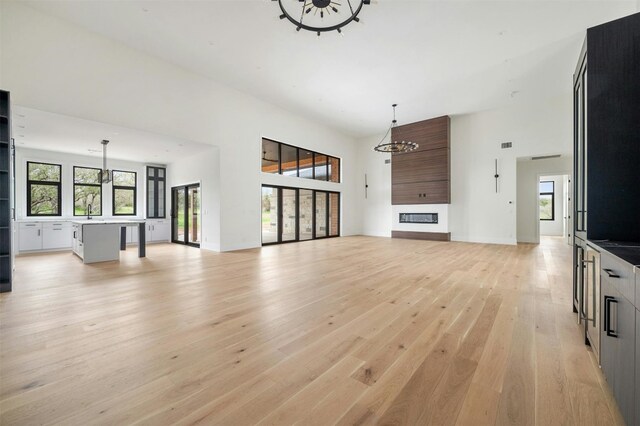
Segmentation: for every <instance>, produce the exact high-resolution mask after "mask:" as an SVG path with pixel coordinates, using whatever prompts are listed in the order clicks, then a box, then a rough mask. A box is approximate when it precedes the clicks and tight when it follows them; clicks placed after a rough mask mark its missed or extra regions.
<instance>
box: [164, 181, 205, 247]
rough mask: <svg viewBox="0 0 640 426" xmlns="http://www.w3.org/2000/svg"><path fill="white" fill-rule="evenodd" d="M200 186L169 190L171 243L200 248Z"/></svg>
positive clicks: (186, 186) (179, 187)
mask: <svg viewBox="0 0 640 426" xmlns="http://www.w3.org/2000/svg"><path fill="white" fill-rule="evenodd" d="M201 223H202V220H201V213H200V184H193V185H185V186H177V187H174V188H171V241H172V242H174V243H178V244H187V245H190V246H194V247H200V240H201V238H202V232H201Z"/></svg>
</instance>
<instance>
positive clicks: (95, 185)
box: [73, 166, 103, 216]
mask: <svg viewBox="0 0 640 426" xmlns="http://www.w3.org/2000/svg"><path fill="white" fill-rule="evenodd" d="M78 169H85V170H97V171H98V183H83V182H81V183H78V177H77V175H76V171H77V170H78ZM82 187H88V188H99V189H100V210H99V213H97V214H96V213H94V212H93V211H92V212H91V216H102V215H103V211H102V206H103V202H102V170H101V169H97V168H95V167H84V166H73V215H74V216H85V215H86V214H87V212H86V211H85V212H84V213H76V194H77V189H78V188H82ZM93 207H94V206H93V205H92V210H93Z"/></svg>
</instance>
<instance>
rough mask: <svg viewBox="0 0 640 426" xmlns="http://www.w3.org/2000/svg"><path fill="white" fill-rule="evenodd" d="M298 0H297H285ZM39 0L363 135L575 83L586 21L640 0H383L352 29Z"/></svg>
mask: <svg viewBox="0 0 640 426" xmlns="http://www.w3.org/2000/svg"><path fill="white" fill-rule="evenodd" d="M283 1H297V0H283ZM26 2H27V3H28V4H30V5H32V6H33V7H35V8H37V9H39V10H42V11H44V12H46V13H50V14H52V15H55V16H58V17H60V18H62V19H66V20H69V21H72V22H75V23H77V24H80V25H82V26H84V27H87V28H89V29H91V30H93V31H96V32H98V33H101V34H103V35H105V36H107V37H110V38H113V39H117V40H120V41H121V42H123V43H125V44H127V45H130V46H132V47H134V48H137V49H140V50H142V51H145V52H148V53H150V54H152V55H155V56H158V57H161V58H164V59H165V60H167V61H170V62H172V63H175V64H179V65H181V66H183V67H185V68H188V69H191V70H193V71H196V72H198V73H200V74H203V75H206V76H209V77H211V78H212V79H215V80H217V81H219V82H221V83H223V84H227V85H229V86H232V87H235V88H237V89H239V90H242V91H244V92H247V93H250V94H253V95H255V96H257V97H259V98H261V99H264V100H266V101H268V102H271V103H274V104H276V105H279V106H281V107H283V108H285V109H287V110H290V111H293V112H296V113H299V114H301V115H303V116H307V117H311V118H312V119H315V120H317V121H319V122H321V123H324V124H326V125H329V126H332V127H335V128H337V129H340V130H342V131H344V132H346V133H347V134H350V135H353V136H365V135H370V134H376V133H380V132H384V130H385V129H386V126H387V125H388V121H389V120H390V116H391V107H390V105H391V104H392V103H394V102H397V103H399V104H400V105H399V107H398V119H399V122H400V123H401V124H402V123H406V122H412V121H417V120H421V119H425V118H429V117H435V116H440V115H445V114H449V115H454V114H461V113H467V112H473V111H478V110H483V109H488V108H493V107H499V106H505V105H510V104H512V103H515V102H532V101H538V100H542V99H545V98H549V97H553V96H559V95H562V94H565V93H568V92H569V91H570V88H571V74H572V72H573V69H574V66H575V62H576V60H577V55H578V52H579V50H580V46H581V43H582V39H583V38H584V30H585V29H586V28H587V27H589V26H593V25H597V24H600V23H603V22H606V21H609V20H612V19H615V18H618V17H621V16H625V15H628V14H631V13H634V12H636V11H637V2H636V0H628V1H616V0H602V1H598V0H589V1H578V0H557V1H520V0H508V1H483V0H476V1H428V0H413V1H403V0H379V1H378V2H377V3H374V2H372V4H371V5H368V6H364V9H363V11H362V13H361V15H360V17H361V19H362V22H361V23H355V22H354V23H351V24H350V25H348V26H347V27H346V28H345V29H344V32H343V33H344V37H340V36H339V35H337V34H335V33H332V34H325V35H323V36H321V37H320V38H318V37H316V35H315V34H312V33H309V32H305V31H301V32H300V33H296V31H295V28H294V27H293V25H292V24H290V23H289V22H287V21H286V20H282V21H281V20H280V19H278V15H279V12H280V10H279V8H278V5H277V2H273V1H270V0H208V1H186V0H172V1H163V0H159V1H148V0H145V1H129V0H120V1H105V0H85V1H76V0H71V1H69V0H63V1H58V0H46V1H43V0H36V1H31V0H27V1H26Z"/></svg>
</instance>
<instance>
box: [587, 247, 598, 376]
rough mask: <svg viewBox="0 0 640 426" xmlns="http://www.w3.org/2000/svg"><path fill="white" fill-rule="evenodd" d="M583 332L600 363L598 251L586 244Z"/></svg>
mask: <svg viewBox="0 0 640 426" xmlns="http://www.w3.org/2000/svg"><path fill="white" fill-rule="evenodd" d="M583 262H584V269H583V271H584V296H585V297H584V301H583V303H584V311H583V312H584V314H585V318H584V319H585V322H584V327H585V333H586V335H587V339H588V340H589V343H590V344H591V348H592V349H593V353H594V354H595V355H596V359H597V360H598V364H600V252H598V251H597V250H595V249H594V248H593V247H590V246H587V250H586V251H585V254H584V260H583Z"/></svg>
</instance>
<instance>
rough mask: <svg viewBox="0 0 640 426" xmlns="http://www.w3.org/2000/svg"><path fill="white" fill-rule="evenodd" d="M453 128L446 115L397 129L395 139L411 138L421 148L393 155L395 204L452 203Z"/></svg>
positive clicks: (392, 172)
mask: <svg viewBox="0 0 640 426" xmlns="http://www.w3.org/2000/svg"><path fill="white" fill-rule="evenodd" d="M450 127H451V126H450V119H449V117H448V116H444V117H438V118H433V119H430V120H424V121H419V122H417V123H411V124H405V125H404V126H398V127H396V128H394V129H393V131H392V132H391V137H392V139H393V140H409V141H412V142H416V143H417V144H418V145H419V147H418V149H417V150H416V151H413V152H409V153H403V154H393V156H392V160H391V204H449V203H450V202H451V184H450V178H451V151H450Z"/></svg>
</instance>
